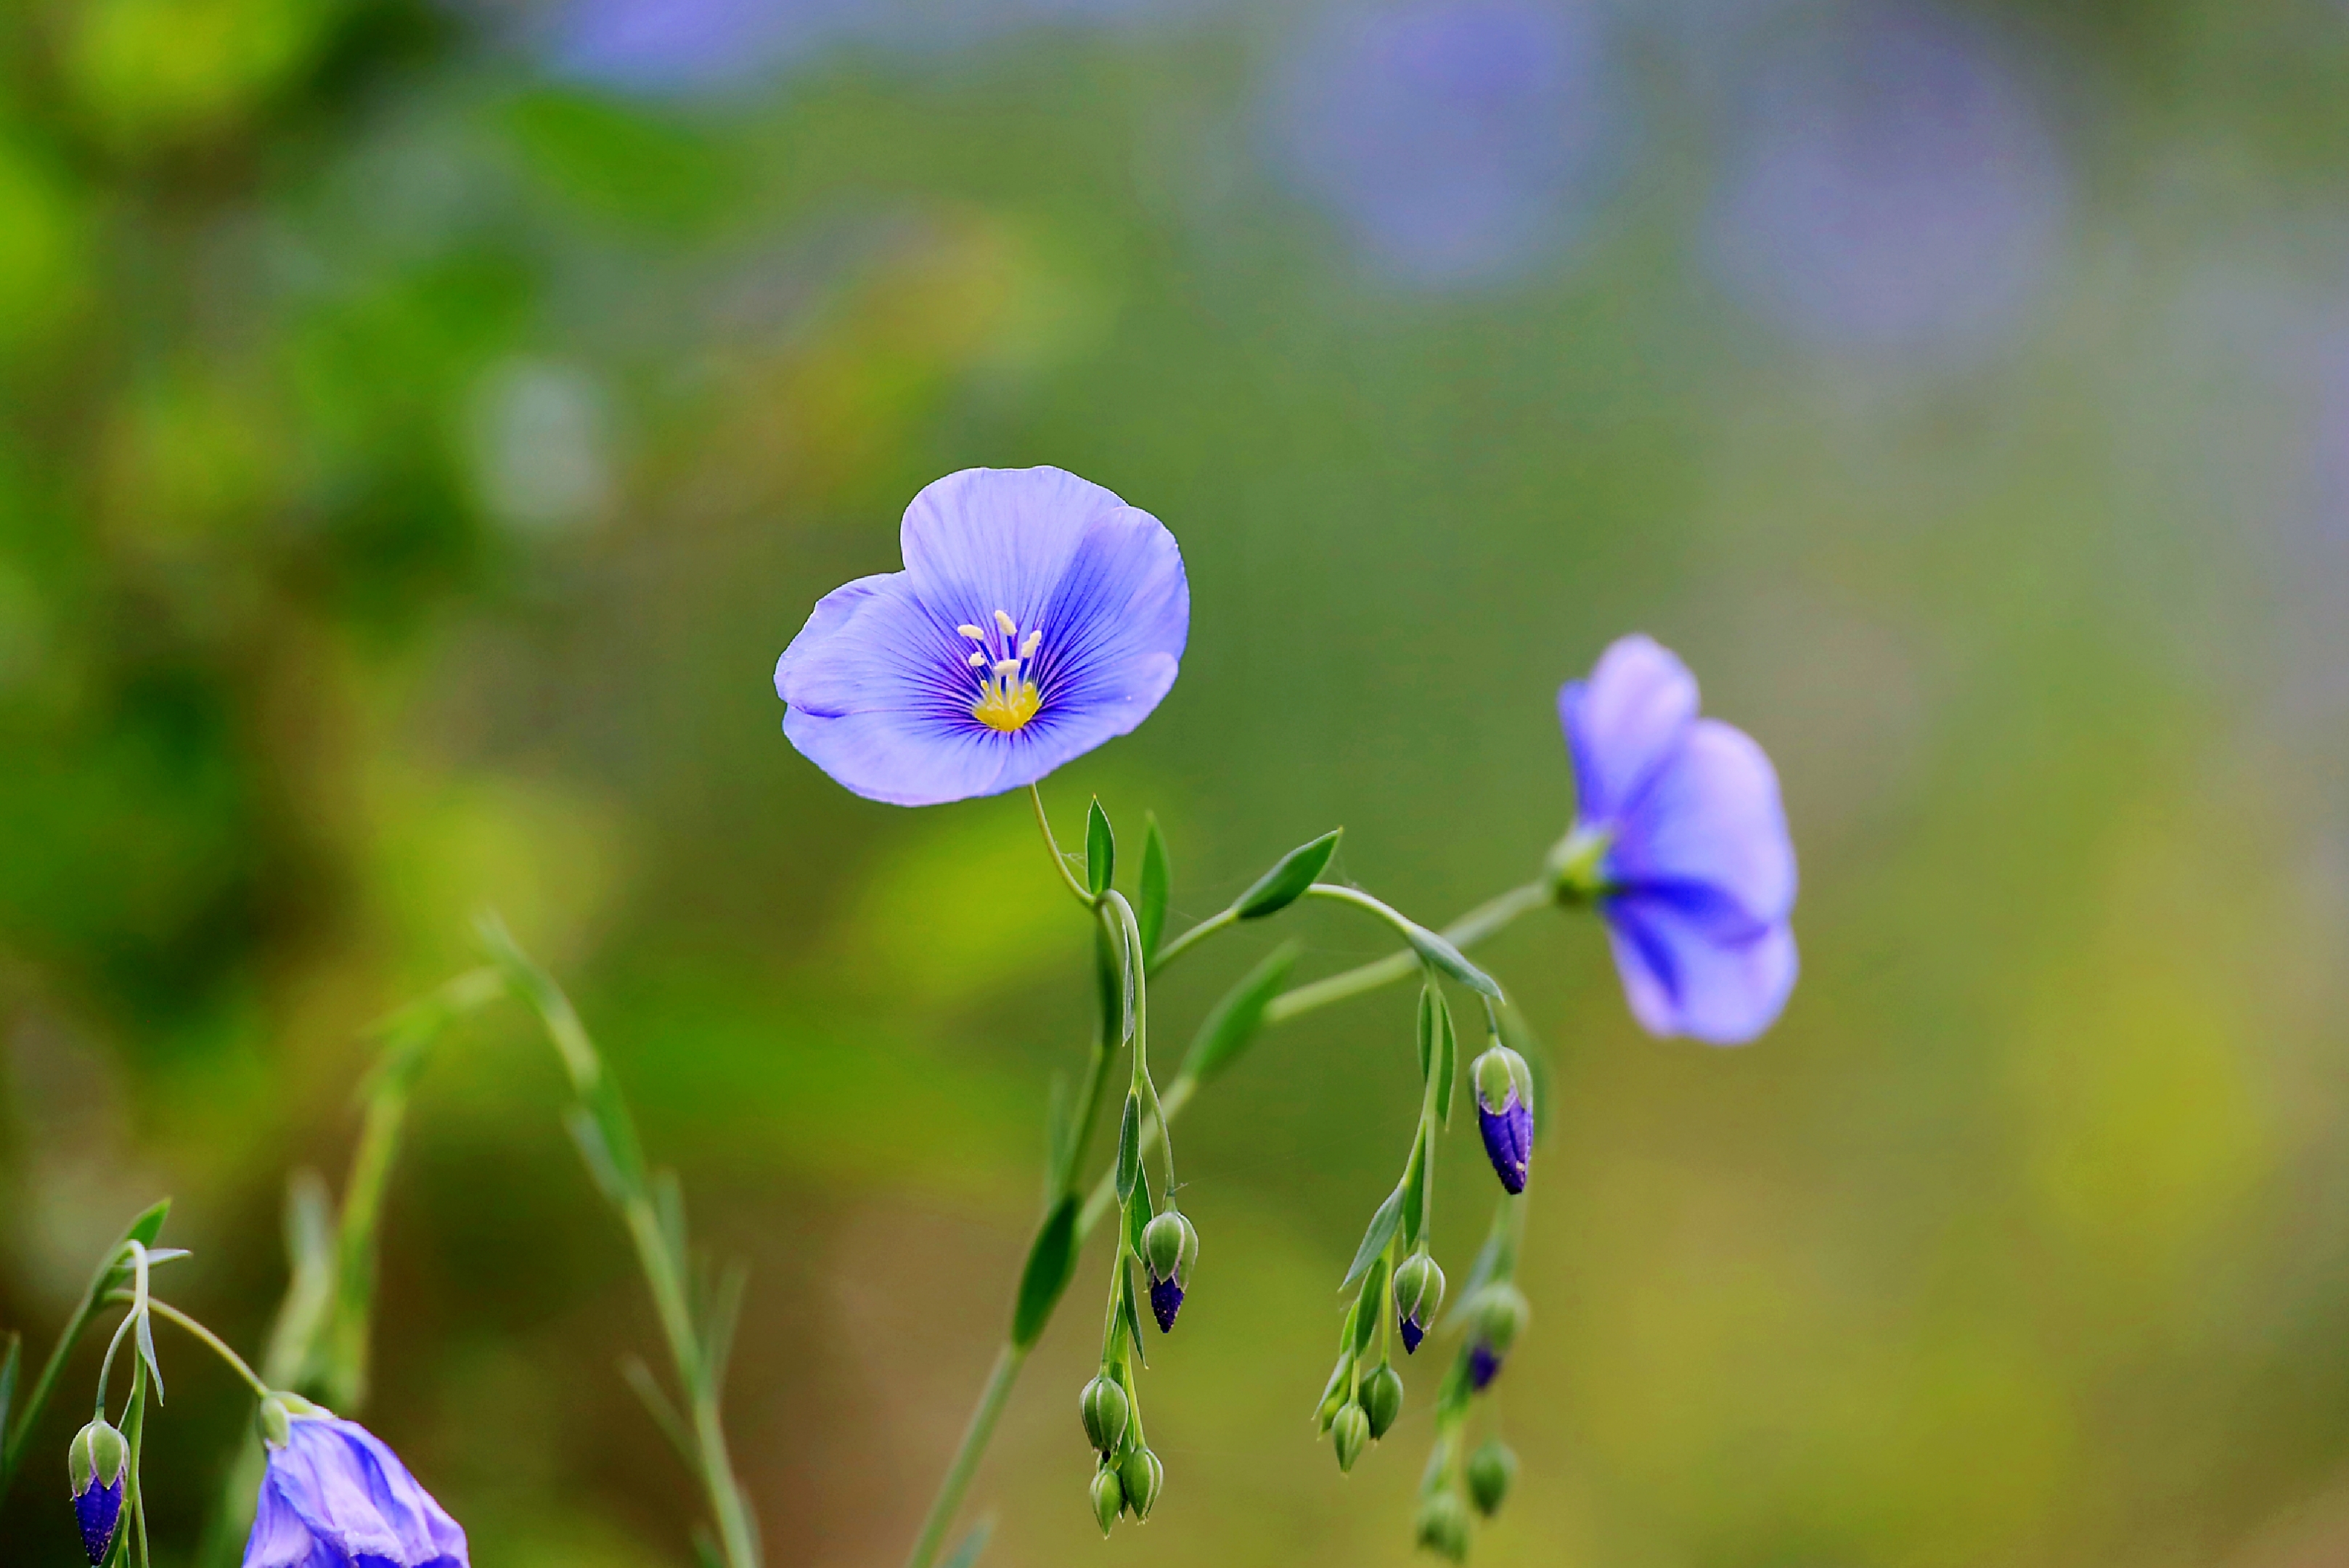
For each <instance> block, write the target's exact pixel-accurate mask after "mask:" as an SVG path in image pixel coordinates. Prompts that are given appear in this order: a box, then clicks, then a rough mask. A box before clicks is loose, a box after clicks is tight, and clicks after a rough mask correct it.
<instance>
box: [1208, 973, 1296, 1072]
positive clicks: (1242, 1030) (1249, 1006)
mask: <svg viewBox="0 0 2349 1568" xmlns="http://www.w3.org/2000/svg"><path fill="white" fill-rule="evenodd" d="M1298 951H1299V949H1298V946H1297V944H1296V943H1295V942H1283V943H1282V944H1281V945H1280V946H1278V947H1277V948H1275V949H1273V950H1272V951H1270V952H1268V953H1267V954H1265V956H1264V959H1263V961H1261V962H1259V963H1258V964H1257V966H1256V967H1255V968H1254V969H1252V970H1250V971H1247V974H1245V975H1243V976H1242V977H1241V978H1240V982H1239V983H1238V984H1237V985H1235V986H1233V987H1232V989H1231V990H1229V991H1227V992H1225V993H1224V999H1223V1000H1222V1001H1221V1002H1217V1003H1216V1010H1215V1011H1214V1012H1210V1013H1208V1014H1207V1017H1206V1022H1205V1023H1201V1024H1200V1025H1199V1033H1198V1035H1197V1037H1196V1038H1195V1039H1194V1040H1193V1041H1192V1042H1191V1051H1190V1054H1189V1055H1187V1056H1185V1058H1184V1059H1183V1071H1184V1073H1185V1075H1187V1076H1189V1077H1190V1078H1192V1079H1194V1080H1195V1081H1196V1082H1198V1083H1201V1084H1205V1083H1206V1082H1207V1081H1208V1080H1209V1079H1211V1078H1213V1077H1215V1076H1216V1075H1217V1074H1219V1073H1221V1072H1222V1071H1223V1070H1224V1069H1225V1068H1226V1067H1228V1066H1230V1065H1231V1064H1232V1063H1233V1062H1235V1061H1237V1059H1238V1057H1239V1054H1240V1053H1241V1052H1243V1051H1245V1050H1247V1047H1248V1044H1249V1042H1251V1041H1253V1040H1254V1039H1255V1038H1256V1036H1257V1030H1259V1029H1261V1028H1263V1027H1264V1010H1265V1009H1266V1008H1268V1007H1269V1006H1270V1005H1272V999H1273V998H1274V997H1276V996H1278V995H1279V994H1280V993H1281V991H1282V990H1283V989H1284V988H1285V987H1286V986H1287V985H1288V976H1289V972H1290V971H1293V970H1294V969H1296V967H1297V954H1298Z"/></svg>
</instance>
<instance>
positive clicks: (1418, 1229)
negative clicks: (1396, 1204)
mask: <svg viewBox="0 0 2349 1568" xmlns="http://www.w3.org/2000/svg"><path fill="white" fill-rule="evenodd" d="M1428 1165H1429V1160H1428V1147H1427V1128H1426V1127H1421V1128H1420V1129H1419V1132H1418V1133H1417V1135H1416V1136H1414V1137H1413V1139H1412V1145H1411V1161H1410V1163H1409V1164H1407V1165H1405V1166H1404V1167H1403V1168H1402V1186H1401V1187H1399V1188H1397V1189H1396V1190H1397V1191H1399V1192H1401V1193H1402V1244H1403V1245H1404V1246H1406V1247H1416V1246H1418V1245H1419V1238H1420V1236H1421V1234H1422V1231H1423V1227H1424V1226H1425V1225H1426V1223H1427V1199H1428V1184H1427V1169H1428Z"/></svg>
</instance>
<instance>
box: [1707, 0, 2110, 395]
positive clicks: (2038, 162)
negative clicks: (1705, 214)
mask: <svg viewBox="0 0 2349 1568" xmlns="http://www.w3.org/2000/svg"><path fill="white" fill-rule="evenodd" d="M1732 148H1733V151H1732V152H1731V155H1730V166H1729V170H1728V172H1727V175H1726V178H1725V181H1724V183H1723V190H1722V192H1721V193H1720V195H1719V196H1718V198H1717V200H1716V202H1715V204H1714V207H1713V214H1712V217H1711V221H1710V229H1711V234H1710V241H1711V249H1712V251H1713V260H1714V263H1715V265H1716V266H1717V267H1718V269H1719V271H1720V273H1721V275H1722V276H1723V280H1724V282H1725V283H1726V285H1727V286H1728V287H1729V288H1730V289H1731V290H1732V292H1733V293H1734V294H1736V295H1737V296H1739V297H1740V298H1742V299H1744V301H1745V303H1746V304H1747V305H1749V306H1752V307H1753V308H1754V309H1755V310H1756V311H1758V312H1759V313H1761V314H1762V315H1763V316H1764V317H1767V318H1769V319H1770V320H1771V321H1773V322H1774V323H1775V324H1776V325H1777V326H1779V327H1782V328H1784V329H1785V330H1787V331H1789V332H1792V333H1794V334H1795V335H1796V336H1798V337H1805V338H1807V339H1809V340H1811V341H1813V342H1816V343H1818V344H1821V345H1823V346H1826V347H1828V348H1853V349H1862V350H1873V351H1879V352H1911V353H1920V352H1921V353H1940V354H1944V355H1951V354H1954V355H1959V356H1962V355H1963V354H1964V353H1966V352H1968V351H1971V350H1977V349H1979V348H1982V347H1984V346H1986V345H1989V344H1992V343H1994V342H1995V341H1997V340H1998V339H1999V338H2000V337H2002V336H2003V335H2004V334H2005V333H2006V332H2007V331H2009V330H2010V329H2012V328H2013V327H2014V326H2015V325H2017V323H2018V322H2019V321H2020V320H2021V318H2022V317H2023V312H2024V310H2025V308H2026V306H2028V305H2029V304H2030V302H2031V300H2032V298H2033V296H2034V295H2035V294H2036V293H2037V292H2038V291H2039V290H2040V288H2041V287H2042V286H2044V285H2045V283H2046V282H2047V281H2048V276H2049V274H2050V273H2051V271H2052V270H2053V268H2054V264H2055V261H2056V255H2057V252H2058V249H2059V247H2060V245H2061V243H2062V234H2063V228H2064V214H2065V206H2066V200H2067V194H2068V192H2067V181H2066V179H2065V176H2064V166H2063V162H2062V159H2061V156H2060V154H2059V152H2058V150H2057V148H2056V145H2055V142H2054V139H2053V137H2052V136H2051V135H2050V133H2049V131H2048V130H2047V128H2046V127H2045V125H2044V123H2043V122H2042V120H2041V118H2040V116H2039V114H2038V113H2037V111H2036V110H2035V109H2034V108H2033V105H2032V103H2031V101H2030V100H2029V99H2028V98H2027V97H2026V96H2025V94H2024V93H2023V89H2022V88H2020V87H2019V86H2018V85H2017V84H2016V83H2015V82H2014V81H2013V79H2012V78H2010V77H2009V75H2008V74H2007V73H2006V71H2005V70H2004V69H2003V68H2002V66H2001V64H2000V62H1999V60H1998V57H1997V55H1996V53H1995V51H1994V50H1993V49H1992V47H1990V45H1989V44H1988V42H1987V41H1986V40H1985V39H1984V38H1983V37H1982V36H1978V35H1977V33H1976V32H1975V31H1974V29H1972V28H1971V27H1970V26H1962V25H1961V24H1960V23H1958V22H1957V21H1955V20H1953V19H1951V18H1950V17H1948V16H1943V15H1942V14H1940V13H1939V12H1936V11H1932V10H1928V9H1923V8H1918V7H1907V6H1901V7H1895V8H1886V9H1872V10H1866V11H1851V12H1847V13H1845V14H1844V15H1842V16H1839V17H1837V19H1835V20H1833V21H1832V22H1829V23H1828V24H1826V26H1824V27H1822V28H1819V29H1817V30H1816V31H1811V32H1806V33H1805V34H1803V35H1801V36H1798V37H1796V38H1795V39H1794V40H1792V41H1791V42H1790V43H1789V45H1787V46H1785V47H1782V48H1781V49H1780V50H1779V51H1778V52H1777V54H1776V55H1775V57H1772V58H1770V59H1769V60H1768V61H1767V63H1765V64H1764V66H1763V67H1761V68H1760V71H1759V74H1758V76H1757V77H1756V78H1754V83H1753V85H1752V90H1751V92H1750V94H1749V97H1748V99H1747V102H1746V104H1745V107H1744V113H1743V116H1742V118H1741V119H1740V120H1739V122H1738V123H1737V125H1736V126H1735V129H1734V133H1733V139H1732Z"/></svg>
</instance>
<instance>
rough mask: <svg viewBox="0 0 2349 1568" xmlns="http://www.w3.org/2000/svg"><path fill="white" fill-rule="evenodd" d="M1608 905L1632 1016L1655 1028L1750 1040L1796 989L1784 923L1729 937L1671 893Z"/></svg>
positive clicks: (1714, 1040) (1727, 1041)
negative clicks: (1735, 937) (1722, 935)
mask: <svg viewBox="0 0 2349 1568" xmlns="http://www.w3.org/2000/svg"><path fill="white" fill-rule="evenodd" d="M1600 908H1601V911H1602V912H1603V913H1604V914H1605V915H1606V917H1607V924H1608V929H1609V930H1608V934H1609V940H1611V941H1612V943H1613V945H1614V949H1615V968H1616V970H1617V971H1618V972H1619V973H1620V974H1621V975H1622V977H1623V991H1624V994H1625V996H1626V997H1627V998H1628V999H1629V1001H1630V1004H1631V1013H1632V1016H1634V1017H1636V1018H1637V1019H1639V1021H1640V1025H1641V1026H1642V1027H1644V1028H1645V1029H1646V1030H1647V1031H1648V1033H1651V1034H1661V1035H1672V1034H1686V1035H1691V1036H1693V1037H1694V1038H1696V1039H1699V1040H1702V1041H1705V1042H1706V1043H1708V1044H1713V1045H1743V1044H1745V1043H1746V1042H1747V1041H1749V1040H1752V1039H1753V1038H1754V1036H1756V1035H1758V1034H1760V1033H1762V1032H1763V1031H1764V1029H1767V1028H1768V1027H1769V1026H1770V1024H1771V1023H1772V1022H1773V1021H1775V1019H1776V1018H1777V1016H1778V1013H1779V1012H1780V1010H1782V1009H1783V1008H1784V1007H1785V1005H1786V997H1787V994H1788V993H1789V992H1792V991H1793V990H1794V988H1795V971H1796V969H1797V968H1798V967H1799V966H1798V964H1797V961H1796V959H1795V933H1794V929H1793V928H1792V927H1791V926H1788V925H1786V924H1785V923H1783V922H1782V923H1780V924H1778V925H1775V926H1771V927H1769V928H1768V929H1764V930H1763V931H1761V932H1759V933H1758V934H1755V935H1753V936H1749V937H1745V938H1744V939H1742V940H1723V938H1722V937H1721V936H1720V935H1719V934H1718V931H1717V929H1715V927H1714V925H1713V922H1711V921H1709V920H1707V919H1704V918H1702V915H1701V914H1700V915H1692V914H1691V912H1690V911H1689V910H1687V909H1683V908H1682V907H1681V906H1680V905H1679V904H1677V903H1676V902H1675V901H1674V900H1673V899H1672V898H1671V897H1669V896H1666V895H1661V894H1630V895H1623V896H1619V897H1615V898H1609V899H1607V900H1605V901H1604V902H1603V903H1602V904H1601V906H1600Z"/></svg>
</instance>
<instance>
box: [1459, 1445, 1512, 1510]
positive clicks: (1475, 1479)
mask: <svg viewBox="0 0 2349 1568" xmlns="http://www.w3.org/2000/svg"><path fill="white" fill-rule="evenodd" d="M1516 1479H1517V1456H1516V1451H1515V1450H1513V1449H1511V1448H1510V1447H1509V1445H1508V1444H1506V1443H1505V1442H1503V1441H1501V1439H1500V1438H1485V1441H1484V1442H1483V1444H1482V1445H1480V1446H1479V1447H1478V1449H1476V1451H1475V1453H1473V1454H1471V1455H1469V1456H1468V1498H1469V1501H1472V1502H1474V1503H1475V1505H1476V1511H1477V1512H1479V1513H1481V1514H1483V1515H1484V1516H1485V1518H1487V1519H1490V1518H1492V1517H1493V1516H1494V1515H1495V1514H1496V1513H1498V1512H1500V1511H1501V1504H1502V1503H1503V1502H1504V1501H1507V1499H1508V1495H1509V1483H1510V1482H1511V1481H1513V1480H1516Z"/></svg>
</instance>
